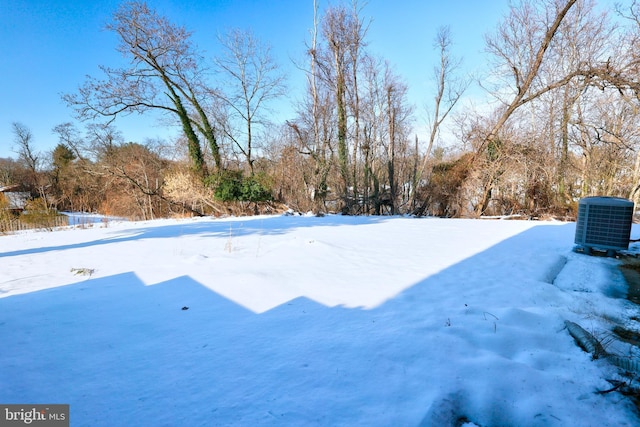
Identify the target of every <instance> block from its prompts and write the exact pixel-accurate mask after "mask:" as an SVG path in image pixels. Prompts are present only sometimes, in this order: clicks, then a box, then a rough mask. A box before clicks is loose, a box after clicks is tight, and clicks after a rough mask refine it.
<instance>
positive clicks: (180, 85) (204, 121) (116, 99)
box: [63, 1, 222, 176]
mask: <svg viewBox="0 0 640 427" xmlns="http://www.w3.org/2000/svg"><path fill="white" fill-rule="evenodd" d="M107 29H108V30H110V31H112V32H114V33H116V34H117V35H118V37H119V39H120V44H119V46H118V51H119V52H121V53H122V54H123V55H124V56H126V57H129V58H130V59H131V62H130V65H129V66H128V67H127V68H110V67H106V66H101V69H102V71H103V72H104V73H105V74H106V79H105V80H98V79H95V78H89V79H88V80H87V81H86V82H85V84H84V85H83V86H82V87H81V88H80V89H79V91H78V93H76V94H67V95H64V97H63V98H64V99H65V101H66V102H67V103H68V104H69V105H71V106H73V107H74V108H75V109H76V111H77V113H78V115H79V117H80V118H82V119H95V118H97V117H107V118H109V119H110V120H113V119H115V118H116V117H117V116H119V115H122V114H131V113H134V112H136V113H144V112H146V111H149V110H156V111H162V112H165V113H168V114H170V115H172V116H174V117H175V118H177V119H178V120H179V122H180V124H181V126H182V130H183V132H184V134H185V136H186V139H187V141H188V147H189V155H190V158H191V162H192V165H193V169H194V170H195V171H196V172H197V173H199V174H201V175H203V176H204V175H206V174H207V167H206V164H205V161H204V157H203V150H202V146H201V143H200V137H199V136H198V135H200V136H202V137H204V139H205V140H206V141H207V143H208V145H209V147H210V149H211V152H212V155H213V159H214V162H215V165H216V167H218V168H220V167H221V166H222V163H221V157H220V148H219V146H218V142H217V139H216V135H215V132H214V126H213V121H212V120H211V119H210V117H209V115H208V114H207V102H206V101H207V98H206V96H207V94H208V93H209V88H208V87H207V83H206V79H205V68H204V64H203V59H202V57H201V55H200V54H199V53H198V52H197V50H196V48H195V47H194V45H193V43H192V41H191V33H190V32H188V31H187V30H186V29H185V28H184V27H181V26H178V25H175V24H173V23H171V22H170V21H169V19H167V18H166V17H164V16H161V15H160V14H158V13H157V12H156V11H155V10H153V9H151V8H149V7H148V6H147V4H146V3H144V2H139V1H128V2H124V3H123V4H122V5H121V6H120V7H119V9H118V10H117V11H116V12H115V13H114V15H113V21H112V22H111V23H110V24H108V25H107Z"/></svg>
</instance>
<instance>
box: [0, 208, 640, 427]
mask: <svg viewBox="0 0 640 427" xmlns="http://www.w3.org/2000/svg"><path fill="white" fill-rule="evenodd" d="M634 231H635V230H634ZM638 231H640V230H638ZM574 232H575V225H574V224H573V223H553V222H528V221H495V220H445V219H414V218H399V217H393V218H388V217H343V216H327V217H324V218H316V217H297V216H270V217H254V218H235V219H218V220H214V219H208V218H207V219H189V220H158V221H149V222H131V223H127V222H109V223H95V224H93V225H92V226H90V227H87V226H85V227H83V228H75V229H66V230H60V231H55V232H23V233H19V234H14V235H7V236H0V337H1V342H2V345H1V346H0V366H1V369H0V403H69V404H70V405H71V425H72V426H131V425H141V426H147V425H148V426H163V425H164V426H187V425H188V426H217V425H219V426H256V425H282V426H290V425H296V426H302V425H322V426H355V425H362V426H392V425H393V426H419V425H422V426H447V425H455V424H456V422H458V421H459V420H460V422H462V420H468V421H469V424H468V425H479V426H485V427H488V426H635V425H639V424H640V418H639V417H638V414H637V412H636V410H635V409H634V407H633V405H632V404H631V402H630V401H629V400H628V399H627V398H624V397H623V396H621V395H620V394H618V393H615V392H614V393H607V394H604V395H603V394H597V391H599V390H606V389H609V388H611V384H610V383H609V382H607V381H606V380H607V379H623V378H624V377H622V376H621V373H622V372H621V370H620V369H618V368H616V367H615V366H613V365H611V364H609V363H607V361H605V360H596V361H593V360H591V356H590V355H589V354H587V353H585V352H583V351H582V350H581V349H580V348H578V347H577V346H576V344H575V342H574V341H573V339H572V338H571V336H570V335H569V333H568V332H567V330H566V328H565V326H564V321H565V320H571V321H574V322H576V323H579V324H581V325H582V326H583V327H584V328H585V329H587V330H589V331H592V332H594V333H596V335H597V336H602V335H599V334H603V333H604V332H603V331H606V330H610V329H611V327H612V324H613V323H614V322H617V323H622V324H625V325H627V326H628V327H635V328H636V329H637V328H638V326H640V325H638V324H637V322H634V321H633V320H630V319H631V318H632V317H634V316H638V315H639V314H640V313H639V310H638V306H634V305H633V304H631V303H630V302H628V301H626V300H625V299H624V295H625V284H624V280H623V278H622V275H621V274H620V273H619V272H618V271H617V268H616V264H617V262H618V261H616V260H614V259H609V258H598V257H589V256H585V255H581V254H577V253H574V252H572V248H573V237H574ZM632 249H633V248H632ZM611 350H612V351H616V352H617V354H619V355H623V356H625V355H630V356H633V357H640V355H639V354H637V351H636V350H634V349H631V348H628V347H625V346H623V345H617V344H616V345H614V347H613V348H611Z"/></svg>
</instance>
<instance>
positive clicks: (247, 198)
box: [205, 170, 272, 202]
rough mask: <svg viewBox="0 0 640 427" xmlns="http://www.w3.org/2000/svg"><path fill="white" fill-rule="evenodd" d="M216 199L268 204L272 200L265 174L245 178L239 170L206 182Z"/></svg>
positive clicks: (229, 171)
mask: <svg viewBox="0 0 640 427" xmlns="http://www.w3.org/2000/svg"><path fill="white" fill-rule="evenodd" d="M205 184H206V185H207V186H208V187H211V188H213V190H214V197H215V198H216V199H218V200H221V201H223V202H233V201H238V202H266V201H269V200H271V199H272V197H271V191H270V189H269V186H268V183H267V177H266V175H264V174H257V175H253V176H244V175H243V174H242V172H241V171H238V170H225V171H221V172H220V173H218V174H216V175H211V176H209V177H208V178H207V179H206V180H205Z"/></svg>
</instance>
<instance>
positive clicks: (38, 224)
mask: <svg viewBox="0 0 640 427" xmlns="http://www.w3.org/2000/svg"><path fill="white" fill-rule="evenodd" d="M67 225H69V218H68V217H67V216H65V215H57V216H54V217H44V218H41V219H39V220H38V221H29V222H26V221H23V220H21V219H19V218H2V217H1V216H0V233H12V232H14V231H21V230H33V229H39V228H44V229H51V228H54V227H65V226H67Z"/></svg>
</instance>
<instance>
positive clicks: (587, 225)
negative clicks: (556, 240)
mask: <svg viewBox="0 0 640 427" xmlns="http://www.w3.org/2000/svg"><path fill="white" fill-rule="evenodd" d="M632 219H633V202H631V201H629V200H626V199H619V198H614V197H587V198H585V199H582V200H580V204H579V205H578V221H577V224H576V237H575V243H576V244H579V245H582V246H586V247H594V248H599V249H615V250H623V249H628V248H629V237H630V235H631V223H632Z"/></svg>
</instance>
